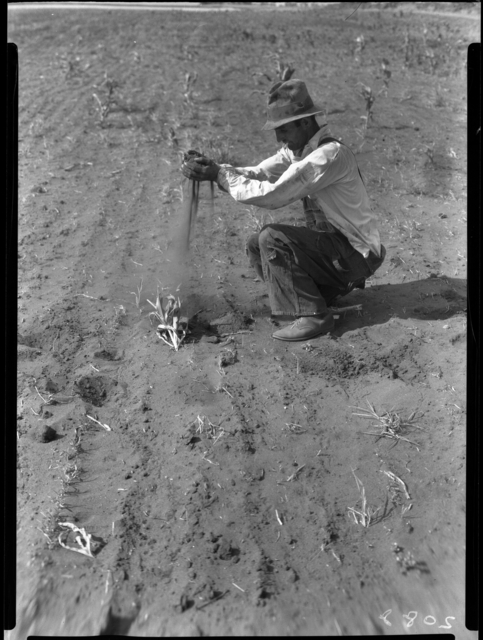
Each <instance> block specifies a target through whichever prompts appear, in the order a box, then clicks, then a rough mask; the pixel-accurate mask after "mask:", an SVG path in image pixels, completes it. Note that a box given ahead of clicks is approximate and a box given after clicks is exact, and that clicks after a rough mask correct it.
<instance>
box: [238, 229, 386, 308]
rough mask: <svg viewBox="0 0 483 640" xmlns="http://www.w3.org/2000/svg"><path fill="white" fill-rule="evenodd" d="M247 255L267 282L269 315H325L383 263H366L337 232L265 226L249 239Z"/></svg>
mask: <svg viewBox="0 0 483 640" xmlns="http://www.w3.org/2000/svg"><path fill="white" fill-rule="evenodd" d="M246 248H247V255H248V258H249V260H250V264H251V265H252V266H253V267H254V269H255V271H256V272H257V274H258V275H259V276H260V277H261V278H262V279H263V280H264V281H265V282H266V283H267V285H268V295H269V300H270V306H271V309H272V313H273V315H294V316H311V315H316V314H323V313H325V312H326V311H327V307H328V305H330V304H331V302H332V301H333V300H334V298H336V297H337V296H339V295H344V294H346V293H348V292H349V291H351V290H352V288H353V287H354V284H359V283H362V282H364V280H365V279H366V278H368V277H369V276H371V275H372V274H373V273H374V272H375V271H376V269H378V268H379V267H380V266H381V264H382V263H383V261H384V256H385V254H386V251H385V249H384V247H382V249H381V256H380V257H378V256H376V255H375V254H374V253H372V252H371V253H370V254H369V256H368V258H364V256H363V255H362V254H360V253H359V252H358V251H357V250H356V249H354V247H353V246H352V245H351V244H350V242H349V241H348V240H347V238H346V237H345V236H344V235H343V234H342V233H340V232H338V231H337V232H336V233H327V232H324V231H314V230H312V229H308V228H307V227H294V226H291V225H287V224H268V225H266V226H265V227H263V228H262V230H261V231H260V233H255V234H253V235H252V236H250V237H249V238H248V241H247V245H246Z"/></svg>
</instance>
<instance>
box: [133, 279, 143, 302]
mask: <svg viewBox="0 0 483 640" xmlns="http://www.w3.org/2000/svg"><path fill="white" fill-rule="evenodd" d="M136 289H137V293H136V292H135V291H130V293H131V295H133V296H135V298H136V307H137V308H138V309H139V304H140V302H141V291H142V290H143V279H142V278H141V282H140V284H139V287H136Z"/></svg>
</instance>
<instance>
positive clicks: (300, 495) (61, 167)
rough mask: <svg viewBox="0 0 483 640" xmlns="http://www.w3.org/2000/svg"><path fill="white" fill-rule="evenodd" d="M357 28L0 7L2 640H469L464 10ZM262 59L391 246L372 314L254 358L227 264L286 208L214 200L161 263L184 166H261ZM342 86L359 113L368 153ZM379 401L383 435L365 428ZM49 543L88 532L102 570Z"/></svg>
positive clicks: (258, 317) (292, 18)
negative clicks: (9, 356)
mask: <svg viewBox="0 0 483 640" xmlns="http://www.w3.org/2000/svg"><path fill="white" fill-rule="evenodd" d="M394 4H395V3H392V5H394ZM401 4H405V3H401ZM428 4H429V3H428ZM446 4H447V6H448V7H451V6H452V3H446ZM350 6H351V5H349V4H347V7H346V6H344V8H342V7H340V6H338V5H333V6H329V7H325V8H324V7H319V8H314V9H311V10H306V11H277V12H276V11H273V10H270V11H269V10H266V11H259V12H252V11H248V10H242V11H239V12H232V13H223V12H219V13H215V12H213V13H181V12H177V11H163V12H147V11H139V12H137V11H116V10H112V11H103V12H99V11H94V10H70V11H66V10H62V9H60V8H59V9H56V10H47V9H40V10H35V11H30V10H26V9H24V10H12V11H10V14H9V41H10V42H15V43H16V44H17V45H18V49H19V59H20V70H19V78H20V85H19V86H20V98H19V100H20V104H19V138H20V139H19V182H20V184H19V246H18V260H19V262H18V274H19V285H18V374H17V375H18V426H17V435H18V440H17V445H18V446H17V476H18V513H17V516H18V524H17V527H18V530H17V536H18V538H17V540H18V545H17V580H18V583H17V626H16V628H15V629H14V630H13V631H10V632H9V633H8V637H9V639H10V640H24V639H25V638H27V636H28V635H52V636H56V635H63V636H69V635H71V636H72V635H77V636H79V635H105V634H111V635H118V634H124V635H137V636H162V635H164V636H166V635H174V636H176V635H237V634H245V635H269V634H271V635H303V634H318V635H338V634H340V635H356V634H359V635H377V634H388V635H391V634H399V633H445V632H447V633H454V634H455V636H456V637H457V638H458V640H459V639H466V638H472V637H474V636H475V634H474V633H472V632H469V631H468V630H467V629H466V627H465V618H464V616H465V591H464V569H465V567H464V561H465V546H464V540H465V468H466V462H465V461H466V417H465V411H466V400H465V398H466V393H465V391H466V380H465V357H466V332H467V319H466V257H467V256H466V227H467V220H466V192H465V188H466V112H467V110H466V54H467V46H468V44H469V43H470V42H475V41H479V20H478V17H479V14H477V13H474V14H473V17H471V16H467V15H466V14H465V15H461V12H458V13H457V15H456V14H455V16H454V17H448V16H436V15H419V14H416V13H412V12H411V11H405V12H404V14H402V13H401V12H400V11H398V10H395V11H394V10H392V9H390V8H387V9H385V8H382V9H380V10H377V11H364V10H363V9H360V10H359V11H357V12H356V14H355V15H353V16H352V17H351V18H350V19H349V20H344V18H345V17H346V15H347V13H348V12H349V7H350ZM405 8H406V9H407V8H408V7H405ZM409 8H410V7H409ZM474 11H476V9H474ZM475 18H476V19H475ZM361 36H362V37H363V38H362V40H361ZM357 38H359V40H357ZM275 54H277V55H278V56H279V58H278V59H279V61H280V62H281V63H290V64H292V66H293V67H294V68H295V70H296V72H295V76H296V77H300V78H302V79H304V80H305V81H306V82H307V83H308V86H309V88H310V91H311V93H312V94H313V95H314V96H316V97H318V98H319V99H320V100H322V101H323V103H324V104H325V105H326V108H327V117H328V122H329V124H330V126H331V130H332V132H333V134H334V135H336V136H338V137H340V138H341V139H343V140H344V141H345V143H346V144H349V145H350V146H351V147H352V149H353V150H354V151H355V152H356V153H357V157H358V160H359V163H360V166H361V169H362V171H363V173H364V175H365V177H366V180H367V188H368V191H369V194H370V197H371V199H372V202H373V207H374V210H375V211H376V212H377V214H378V216H379V225H380V230H381V236H382V240H383V243H384V244H385V246H386V248H387V258H386V261H385V263H384V265H383V266H382V267H381V269H380V270H379V271H378V272H377V273H376V274H375V276H374V277H373V278H372V279H371V280H370V281H369V282H368V285H367V287H366V289H365V290H364V291H359V290H358V291H356V292H353V293H351V294H350V295H349V296H347V297H346V298H344V299H340V300H339V301H337V304H338V305H339V306H349V305H350V306H352V305H362V311H361V312H359V313H358V312H350V311H348V312H341V313H340V316H339V319H338V321H337V323H336V329H335V331H334V332H333V334H332V335H329V336H324V337H322V338H319V339H316V340H312V341H311V342H310V343H306V344H303V343H299V344H287V343H285V344H284V343H277V342H276V341H274V340H273V339H272V338H271V337H270V335H271V332H272V331H273V326H272V325H271V324H270V322H269V314H270V310H269V308H268V304H267V296H266V290H265V287H264V284H263V283H262V282H259V281H257V280H256V276H255V274H254V273H253V272H252V271H251V270H250V268H249V266H248V264H247V259H246V256H245V251H244V242H245V238H246V237H247V236H248V235H249V234H250V233H253V232H254V231H255V230H256V229H257V228H259V225H260V224H262V223H263V222H264V221H265V222H267V221H269V220H271V219H273V220H277V221H283V222H289V223H293V224H302V223H303V220H302V210H301V206H299V204H296V205H293V206H290V207H287V208H284V209H282V210H279V211H276V212H272V214H271V216H270V215H268V214H265V215H264V214H263V211H261V210H256V209H254V208H251V207H245V206H244V205H239V204H237V203H236V202H234V201H233V200H231V199H230V197H229V196H228V195H226V194H224V193H222V192H220V191H216V193H215V200H214V210H212V209H211V207H210V201H209V194H210V191H209V188H208V186H207V185H206V184H204V185H201V201H200V209H199V214H198V219H197V223H196V227H195V234H194V239H193V242H192V245H191V251H190V253H189V254H188V255H186V254H183V252H181V251H180V250H179V245H178V243H177V234H178V229H179V222H180V221H181V220H182V218H183V210H184V206H185V202H182V198H183V190H184V198H185V200H186V197H187V193H188V191H187V185H186V184H183V180H182V176H181V174H180V172H179V159H180V151H182V150H184V149H188V148H196V149H199V150H201V151H204V152H206V153H207V154H208V155H211V156H212V157H214V158H215V159H216V160H219V161H220V160H221V161H224V162H230V163H232V164H238V165H242V166H246V165H250V164H255V163H257V162H258V161H260V160H261V159H263V158H264V157H266V156H267V155H269V154H272V153H274V152H275V150H276V142H275V139H274V137H273V136H272V135H270V133H268V134H266V133H262V132H261V131H260V129H261V127H262V125H263V123H264V106H265V95H266V91H267V88H268V87H269V86H270V84H271V82H273V81H274V80H275V79H276V78H277V59H276V58H275V57H273V56H274V55H275ZM187 74H191V79H188V77H187ZM193 78H196V80H195V81H194V82H193ZM360 83H362V84H363V85H366V86H368V87H370V88H371V89H372V91H373V95H374V96H375V102H374V105H373V108H372V112H373V117H372V119H371V120H369V123H368V128H367V133H366V135H364V131H363V128H364V120H363V116H365V115H367V114H366V109H365V101H364V98H363V97H362V95H361V90H362V85H361V84H360ZM157 287H159V288H160V290H161V291H162V292H163V293H164V294H167V293H175V294H176V295H179V297H180V299H181V304H182V309H183V313H184V315H186V316H187V317H188V318H189V322H190V333H189V335H188V336H187V338H186V340H185V342H184V343H183V345H182V346H181V348H180V349H179V351H177V352H176V351H174V350H173V349H170V348H169V347H168V346H167V345H165V344H164V343H163V342H162V341H161V340H160V339H159V338H158V337H157V335H156V326H155V324H153V323H152V321H151V319H150V316H149V313H150V312H151V311H152V308H151V306H150V304H149V303H148V300H151V301H154V300H155V299H156V289H157ZM370 406H372V407H373V408H374V410H375V411H376V413H377V415H378V416H379V417H384V415H385V416H386V422H385V423H383V421H382V420H379V421H378V420H375V419H374V420H370V419H367V418H365V417H363V416H361V415H355V414H361V413H364V412H363V411H361V409H364V410H365V411H368V410H369V407H370ZM355 407H359V408H360V409H357V408H355ZM415 412H416V413H415ZM390 418H391V419H392V422H389V419H390ZM374 433H376V434H377V433H379V434H380V435H379V436H377V435H371V434H374ZM391 474H392V475H391ZM398 478H399V480H400V481H399V480H398ZM65 523H69V524H70V525H71V527H72V526H76V527H78V528H79V529H84V531H85V534H86V536H90V537H89V545H90V547H89V548H90V549H91V553H92V557H90V556H88V555H83V554H82V553H79V551H82V550H84V548H83V546H82V545H81V542H79V541H77V542H76V540H75V538H76V533H75V532H74V531H71V529H69V528H68V527H67V526H66V525H65ZM59 535H60V536H61V537H60V540H61V541H62V542H63V543H64V544H65V545H67V546H70V547H71V548H73V549H74V550H72V549H68V548H63V547H62V546H61V545H60V544H59ZM79 540H80V539H79Z"/></svg>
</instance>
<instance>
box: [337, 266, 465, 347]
mask: <svg viewBox="0 0 483 640" xmlns="http://www.w3.org/2000/svg"><path fill="white" fill-rule="evenodd" d="M356 304H361V305H362V315H357V314H356V313H354V312H352V313H347V314H346V316H345V317H341V321H340V325H339V327H338V329H337V330H336V331H335V334H336V335H339V336H340V335H343V334H344V333H345V332H346V331H352V330H353V329H355V328H362V327H367V326H373V325H377V324H384V323H386V322H387V321H388V320H389V319H390V318H393V317H397V318H401V319H417V320H427V321H432V320H448V319H449V318H451V317H453V316H455V315H458V314H461V313H463V312H466V306H467V300H466V280H464V279H457V278H449V277H447V276H441V277H432V278H431V277H430V278H426V279H424V280H413V281H411V282H403V283H401V284H380V285H374V286H372V287H368V288H366V289H364V290H362V291H357V290H355V291H353V292H352V293H350V294H349V295H348V296H346V297H344V298H339V299H338V300H337V302H336V305H334V306H337V307H339V308H343V307H345V306H351V305H356Z"/></svg>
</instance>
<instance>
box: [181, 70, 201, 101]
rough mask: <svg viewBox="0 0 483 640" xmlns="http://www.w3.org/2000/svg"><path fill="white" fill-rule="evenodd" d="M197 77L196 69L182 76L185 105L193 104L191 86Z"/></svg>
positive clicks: (192, 86)
mask: <svg viewBox="0 0 483 640" xmlns="http://www.w3.org/2000/svg"><path fill="white" fill-rule="evenodd" d="M197 79H198V74H197V73H196V71H195V72H194V73H193V74H191V73H187V74H186V75H185V78H184V87H183V98H184V100H185V102H186V104H187V105H189V106H190V105H192V104H193V88H194V86H195V84H196V81H197Z"/></svg>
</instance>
